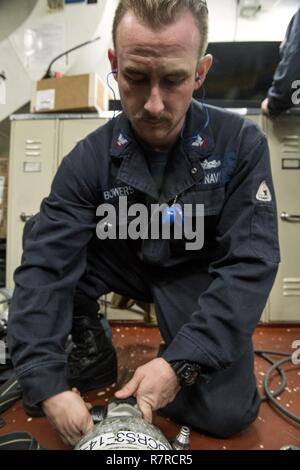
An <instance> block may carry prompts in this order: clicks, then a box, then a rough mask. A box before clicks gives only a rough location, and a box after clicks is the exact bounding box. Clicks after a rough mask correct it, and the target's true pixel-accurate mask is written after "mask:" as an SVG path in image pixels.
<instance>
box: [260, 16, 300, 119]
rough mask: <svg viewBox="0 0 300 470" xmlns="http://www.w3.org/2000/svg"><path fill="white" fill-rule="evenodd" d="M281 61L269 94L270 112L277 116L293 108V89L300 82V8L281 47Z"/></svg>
mask: <svg viewBox="0 0 300 470" xmlns="http://www.w3.org/2000/svg"><path fill="white" fill-rule="evenodd" d="M280 55H281V60H280V63H279V64H278V67H277V69H276V71H275V74H274V78H273V83H272V86H271V88H270V89H269V92H268V103H267V105H268V111H269V114H270V115H271V116H276V115H278V114H280V113H282V112H283V111H286V110H287V109H289V108H291V107H292V106H293V102H292V95H293V93H294V92H295V89H293V88H292V85H293V83H294V82H295V81H296V80H300V8H299V10H298V12H297V13H296V15H295V16H294V17H293V19H292V21H291V23H290V25H289V28H288V31H287V35H286V39H285V41H284V43H283V44H282V46H281V53H280Z"/></svg>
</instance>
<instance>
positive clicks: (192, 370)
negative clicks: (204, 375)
mask: <svg viewBox="0 0 300 470" xmlns="http://www.w3.org/2000/svg"><path fill="white" fill-rule="evenodd" d="M169 364H170V366H171V367H172V369H173V370H174V372H175V374H176V375H177V379H178V382H179V385H181V386H182V385H194V384H195V383H196V382H197V380H198V378H199V376H200V374H201V366H200V364H198V363H197V362H190V361H184V360H182V361H170V362H169Z"/></svg>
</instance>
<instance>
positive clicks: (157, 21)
mask: <svg viewBox="0 0 300 470" xmlns="http://www.w3.org/2000/svg"><path fill="white" fill-rule="evenodd" d="M184 9H187V10H189V11H190V12H191V13H192V14H193V16H194V18H195V20H196V23H197V26H198V28H199V31H200V35H201V44H200V48H199V58H201V57H202V56H203V55H204V54H205V51H206V48H207V42H208V9H207V5H206V0H120V3H119V5H118V7H117V10H116V13H115V18H114V22H113V41H114V47H115V49H116V46H117V40H116V37H117V28H118V26H119V24H120V22H121V20H122V18H123V17H124V15H125V14H126V13H127V12H128V11H132V12H133V13H134V15H135V16H136V17H137V18H138V19H139V20H141V21H142V22H143V23H145V24H147V25H149V26H150V27H152V28H153V29H157V28H160V27H161V26H164V25H168V24H172V23H173V22H174V21H175V20H176V18H177V16H178V14H179V13H181V12H182V11H183V10H184Z"/></svg>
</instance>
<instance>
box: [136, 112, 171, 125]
mask: <svg viewBox="0 0 300 470" xmlns="http://www.w3.org/2000/svg"><path fill="white" fill-rule="evenodd" d="M136 119H138V120H139V121H140V120H141V121H147V122H150V123H159V122H166V121H169V118H168V116H167V115H166V114H162V115H160V116H153V115H151V114H148V113H141V114H137V115H136Z"/></svg>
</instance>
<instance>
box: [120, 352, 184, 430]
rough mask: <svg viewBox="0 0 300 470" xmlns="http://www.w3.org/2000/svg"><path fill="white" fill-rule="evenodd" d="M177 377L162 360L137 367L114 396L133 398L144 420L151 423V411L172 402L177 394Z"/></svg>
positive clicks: (155, 360) (158, 359)
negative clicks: (130, 377)
mask: <svg viewBox="0 0 300 470" xmlns="http://www.w3.org/2000/svg"><path fill="white" fill-rule="evenodd" d="M179 390H180V387H179V385H178V381H177V377H176V374H175V372H174V371H173V369H172V367H171V366H170V364H169V363H168V362H167V361H165V360H164V359H162V358H157V359H154V360H153V361H150V362H148V363H147V364H145V365H143V366H141V367H139V368H138V369H137V370H136V371H135V374H134V376H133V377H132V379H131V380H130V381H129V382H128V383H127V384H126V385H125V386H124V387H123V388H122V389H121V390H119V391H118V392H117V393H116V394H115V396H116V397H117V398H120V399H125V398H128V397H130V396H135V397H136V399H137V404H138V406H139V408H140V410H141V412H142V413H143V416H144V419H145V420H146V421H148V422H149V423H151V422H152V411H154V410H158V409H159V408H163V407H164V406H166V405H167V404H168V403H170V402H172V401H173V400H174V398H175V397H176V395H177V393H178V392H179Z"/></svg>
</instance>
